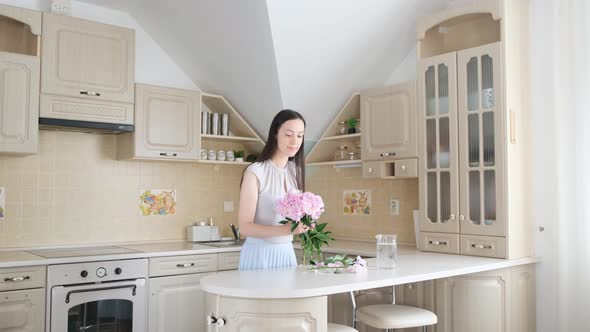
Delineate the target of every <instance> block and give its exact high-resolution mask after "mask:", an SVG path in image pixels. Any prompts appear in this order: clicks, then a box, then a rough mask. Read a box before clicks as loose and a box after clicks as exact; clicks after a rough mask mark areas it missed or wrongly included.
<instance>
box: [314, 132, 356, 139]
mask: <svg viewBox="0 0 590 332" xmlns="http://www.w3.org/2000/svg"><path fill="white" fill-rule="evenodd" d="M354 138H361V134H360V133H358V134H348V135H338V136H327V137H323V138H322V140H323V141H336V140H339V141H342V140H352V139H354Z"/></svg>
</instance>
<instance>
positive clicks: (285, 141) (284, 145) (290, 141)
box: [277, 119, 305, 158]
mask: <svg viewBox="0 0 590 332" xmlns="http://www.w3.org/2000/svg"><path fill="white" fill-rule="evenodd" d="M304 131H305V124H304V123H303V121H302V120H300V119H294V120H288V121H286V122H285V123H283V125H282V126H281V127H280V128H279V132H278V133H277V150H278V151H277V152H279V153H281V154H283V155H286V156H288V157H289V158H290V157H293V156H295V154H297V151H299V148H301V144H302V143H303V133H304Z"/></svg>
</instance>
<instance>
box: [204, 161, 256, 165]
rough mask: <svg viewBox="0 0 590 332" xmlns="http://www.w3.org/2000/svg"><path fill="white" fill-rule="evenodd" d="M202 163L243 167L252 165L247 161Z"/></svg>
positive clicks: (205, 162)
mask: <svg viewBox="0 0 590 332" xmlns="http://www.w3.org/2000/svg"><path fill="white" fill-rule="evenodd" d="M199 162H200V163H204V164H220V165H241V166H245V165H250V164H251V163H249V162H247V161H243V162H237V161H227V160H224V161H221V160H199Z"/></svg>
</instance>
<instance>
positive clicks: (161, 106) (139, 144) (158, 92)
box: [117, 84, 201, 160]
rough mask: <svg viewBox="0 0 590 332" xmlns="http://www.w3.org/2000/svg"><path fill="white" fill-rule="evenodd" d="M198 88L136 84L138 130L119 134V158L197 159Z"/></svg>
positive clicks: (199, 98)
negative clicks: (192, 89) (188, 88)
mask: <svg viewBox="0 0 590 332" xmlns="http://www.w3.org/2000/svg"><path fill="white" fill-rule="evenodd" d="M200 111H201V93H200V92H199V91H190V90H181V89H173V88H165V87H160V86H153V85H146V84H136V86H135V132H134V133H125V134H121V135H119V136H118V137H117V144H118V149H117V154H118V158H119V159H165V160H198V159H199V154H200V140H199V129H200Z"/></svg>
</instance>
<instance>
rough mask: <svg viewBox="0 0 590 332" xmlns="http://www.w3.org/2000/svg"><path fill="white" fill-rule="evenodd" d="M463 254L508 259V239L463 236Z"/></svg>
mask: <svg viewBox="0 0 590 332" xmlns="http://www.w3.org/2000/svg"><path fill="white" fill-rule="evenodd" d="M461 253H462V254H463V255H472V256H484V257H494V258H506V238H504V237H495V236H477V235H461Z"/></svg>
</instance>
